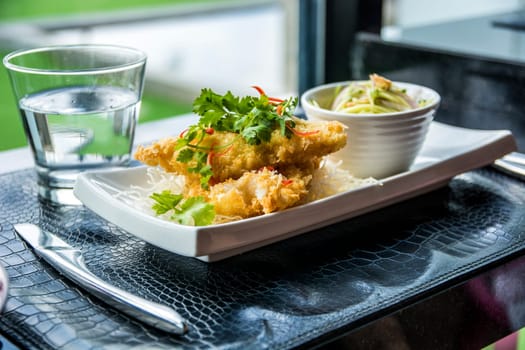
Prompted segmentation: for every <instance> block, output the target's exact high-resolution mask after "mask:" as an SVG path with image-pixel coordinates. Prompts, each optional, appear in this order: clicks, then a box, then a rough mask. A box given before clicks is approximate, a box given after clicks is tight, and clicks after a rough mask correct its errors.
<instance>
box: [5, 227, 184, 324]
mask: <svg viewBox="0 0 525 350" xmlns="http://www.w3.org/2000/svg"><path fill="white" fill-rule="evenodd" d="M14 228H15V231H16V232H17V233H18V235H19V236H20V237H21V238H22V239H23V240H24V241H25V242H27V243H28V244H29V245H30V246H31V247H33V249H34V250H35V252H36V253H37V254H38V255H39V256H41V257H42V258H43V259H44V260H45V261H47V262H48V263H49V264H50V265H51V266H53V267H54V268H55V269H56V270H58V271H59V272H60V273H61V274H62V275H64V276H66V277H67V278H69V279H71V280H73V281H74V282H76V283H78V284H79V285H80V286H82V287H83V288H84V289H86V290H87V291H89V292H90V293H92V294H93V295H95V296H97V297H98V298H100V299H101V300H102V301H104V302H106V303H107V304H110V305H111V306H113V307H115V308H116V309H119V310H120V311H122V312H124V313H126V314H127V315H129V316H132V317H134V318H136V319H138V320H140V321H142V322H144V323H146V324H148V325H150V326H153V327H155V328H158V329H161V330H163V331H166V332H169V333H174V334H184V333H185V332H186V331H187V330H188V327H187V325H186V321H185V320H184V319H183V318H182V316H180V315H179V314H178V313H177V312H176V311H175V310H173V309H172V308H170V307H168V306H166V305H162V304H158V303H155V302H152V301H149V300H146V299H144V298H141V297H139V296H136V295H133V294H131V293H128V292H126V291H124V290H122V289H120V288H117V287H115V286H113V285H111V284H110V283H108V282H106V281H104V280H103V279H101V278H100V277H98V276H96V275H95V274H93V273H92V272H91V271H89V270H88V268H87V266H86V264H85V263H84V259H83V257H82V252H81V251H80V250H79V249H76V248H74V247H72V246H71V245H69V244H68V243H67V242H65V241H64V240H62V239H61V238H59V237H58V236H56V235H55V234H53V233H51V232H48V231H45V230H42V229H41V228H40V227H38V226H36V225H33V224H17V225H14Z"/></svg>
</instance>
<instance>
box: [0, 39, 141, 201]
mask: <svg viewBox="0 0 525 350" xmlns="http://www.w3.org/2000/svg"><path fill="white" fill-rule="evenodd" d="M3 63H4V65H5V67H6V68H7V70H8V72H9V77H10V80H11V85H12V88H13V91H14V95H15V97H16V99H17V102H18V106H19V109H20V115H21V117H22V123H23V125H24V129H25V132H26V136H27V139H28V142H29V145H30V147H31V149H32V151H33V155H34V160H35V167H36V172H37V175H38V184H39V194H40V195H41V196H42V197H44V198H46V199H50V200H52V201H56V202H64V201H66V202H67V201H68V199H67V198H69V197H70V196H72V189H73V187H74V184H75V180H76V177H77V175H78V174H79V173H80V172H82V171H85V170H88V169H97V168H102V167H113V166H125V165H127V164H128V162H129V161H130V159H131V151H132V147H133V138H134V133H135V127H136V124H137V120H138V114H139V110H140V101H141V96H142V89H143V82H144V72H145V65H146V55H145V54H144V53H143V52H141V51H139V50H136V49H132V48H127V47H121V46H112V45H74V46H51V47H43V48H36V49H29V50H19V51H15V52H13V53H10V54H9V55H7V56H6V57H5V58H4V60H3ZM64 191H68V192H69V193H68V194H65V193H64ZM66 204H67V203H66Z"/></svg>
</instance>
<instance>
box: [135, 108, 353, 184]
mask: <svg viewBox="0 0 525 350" xmlns="http://www.w3.org/2000/svg"><path fill="white" fill-rule="evenodd" d="M295 120H296V126H295V133H294V134H292V136H291V137H290V138H287V137H286V136H284V135H282V133H281V132H280V130H278V129H276V130H274V131H273V132H272V136H271V139H270V141H269V142H265V143H261V144H259V145H249V144H248V143H246V142H245V141H244V140H243V139H242V138H241V137H239V135H238V134H235V133H231V132H215V133H214V134H213V135H209V136H206V138H205V139H204V140H203V142H202V143H201V146H202V147H209V148H210V149H211V150H212V152H213V153H212V155H211V156H210V163H211V167H212V169H213V179H214V181H215V182H216V183H220V182H222V181H225V180H227V179H231V178H233V179H237V178H239V177H241V176H242V175H243V174H244V173H245V172H248V171H252V170H257V169H260V168H262V167H265V166H272V167H274V168H275V169H279V171H281V172H284V173H285V172H286V168H287V167H290V166H295V167H297V168H302V169H305V170H307V171H309V172H310V171H312V170H314V169H316V168H317V167H318V166H319V161H320V160H321V158H322V157H323V156H325V155H327V154H330V153H333V152H335V151H337V150H339V149H341V148H343V147H344V146H345V144H346V132H345V126H344V125H343V124H341V123H339V122H337V121H333V122H307V121H304V120H301V119H298V118H295ZM176 144H177V139H176V138H168V139H164V140H160V141H159V142H156V143H154V144H152V145H151V146H148V147H142V146H139V147H138V149H137V152H136V153H135V158H136V159H138V160H140V161H141V162H143V163H145V164H147V165H150V166H157V165H158V166H160V167H162V168H164V169H165V170H166V171H167V172H174V173H178V174H183V175H186V176H188V177H190V178H194V180H195V178H196V175H195V174H193V173H189V172H188V168H191V167H192V166H193V164H192V163H189V164H188V163H181V162H180V161H178V160H177V157H178V155H179V153H178V152H177V151H176V150H175V146H176ZM190 182H191V180H190Z"/></svg>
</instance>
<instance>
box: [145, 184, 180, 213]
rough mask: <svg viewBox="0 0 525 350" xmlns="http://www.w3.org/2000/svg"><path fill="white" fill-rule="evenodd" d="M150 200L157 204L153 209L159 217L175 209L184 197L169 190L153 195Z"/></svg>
mask: <svg viewBox="0 0 525 350" xmlns="http://www.w3.org/2000/svg"><path fill="white" fill-rule="evenodd" d="M150 198H151V199H153V200H154V201H155V202H156V203H155V204H153V206H152V207H151V208H152V209H153V210H154V211H155V213H156V214H157V215H160V214H164V213H167V212H168V211H169V210H172V209H173V208H175V207H176V206H177V205H178V204H179V203H180V201H181V200H182V198H184V197H183V196H182V195H181V194H173V193H171V191H169V190H164V191H162V192H161V193H153V194H152V195H151V196H150Z"/></svg>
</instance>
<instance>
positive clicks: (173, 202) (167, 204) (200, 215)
mask: <svg viewBox="0 0 525 350" xmlns="http://www.w3.org/2000/svg"><path fill="white" fill-rule="evenodd" d="M150 198H151V199H153V200H154V201H155V204H153V206H152V209H153V210H154V211H155V213H156V214H157V215H161V214H165V213H167V212H169V211H172V213H171V214H172V215H171V216H170V218H171V219H172V220H174V221H176V222H178V223H179V224H182V225H194V226H206V225H209V224H211V223H212V222H213V219H214V218H215V210H214V208H213V204H210V203H207V202H206V201H205V200H204V198H203V197H190V198H186V199H185V198H184V197H183V196H182V195H181V194H174V193H171V191H169V190H164V191H162V192H161V193H153V194H152V195H151V196H150Z"/></svg>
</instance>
